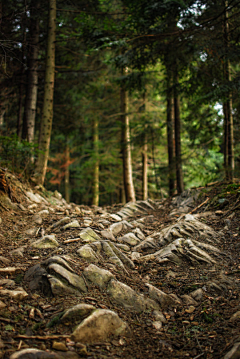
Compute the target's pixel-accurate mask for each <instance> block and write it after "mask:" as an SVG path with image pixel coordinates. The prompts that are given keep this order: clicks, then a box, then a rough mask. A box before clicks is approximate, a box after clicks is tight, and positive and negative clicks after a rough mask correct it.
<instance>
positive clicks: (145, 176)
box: [142, 93, 148, 200]
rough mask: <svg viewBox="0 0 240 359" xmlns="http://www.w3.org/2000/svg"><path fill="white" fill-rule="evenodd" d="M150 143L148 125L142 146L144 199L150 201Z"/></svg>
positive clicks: (144, 98) (144, 102)
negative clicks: (148, 140)
mask: <svg viewBox="0 0 240 359" xmlns="http://www.w3.org/2000/svg"><path fill="white" fill-rule="evenodd" d="M142 108H143V111H144V112H146V95H145V93H144V95H143V107H142ZM147 151H148V143H147V125H146V124H145V125H144V132H143V146H142V199H143V200H146V199H148V154H147Z"/></svg>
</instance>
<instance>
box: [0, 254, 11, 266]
mask: <svg viewBox="0 0 240 359" xmlns="http://www.w3.org/2000/svg"><path fill="white" fill-rule="evenodd" d="M0 262H1V263H3V264H9V263H10V262H11V261H10V259H8V258H6V257H3V256H0Z"/></svg>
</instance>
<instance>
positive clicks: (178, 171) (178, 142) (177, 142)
mask: <svg viewBox="0 0 240 359" xmlns="http://www.w3.org/2000/svg"><path fill="white" fill-rule="evenodd" d="M178 85H179V83H178V73H177V67H176V69H175V73H174V124H175V126H174V129H175V158H176V179H177V193H178V194H181V193H182V192H183V190H184V185H183V172H182V153H181V119H180V99H179V94H178Z"/></svg>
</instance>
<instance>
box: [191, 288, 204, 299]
mask: <svg viewBox="0 0 240 359" xmlns="http://www.w3.org/2000/svg"><path fill="white" fill-rule="evenodd" d="M190 295H191V297H193V299H195V300H202V298H203V290H202V288H199V289H196V290H194V291H193V292H192V293H190Z"/></svg>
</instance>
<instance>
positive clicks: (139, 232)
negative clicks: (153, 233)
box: [132, 228, 145, 241]
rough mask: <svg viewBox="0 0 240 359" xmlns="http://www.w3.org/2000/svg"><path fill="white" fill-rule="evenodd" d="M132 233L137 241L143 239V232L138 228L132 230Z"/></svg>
mask: <svg viewBox="0 0 240 359" xmlns="http://www.w3.org/2000/svg"><path fill="white" fill-rule="evenodd" d="M132 233H134V234H135V235H136V236H137V237H138V238H139V239H141V240H142V241H143V240H144V239H145V235H144V234H143V232H142V231H141V229H139V228H135V229H133V230H132Z"/></svg>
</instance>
